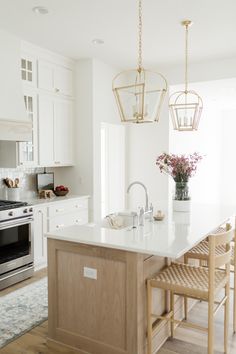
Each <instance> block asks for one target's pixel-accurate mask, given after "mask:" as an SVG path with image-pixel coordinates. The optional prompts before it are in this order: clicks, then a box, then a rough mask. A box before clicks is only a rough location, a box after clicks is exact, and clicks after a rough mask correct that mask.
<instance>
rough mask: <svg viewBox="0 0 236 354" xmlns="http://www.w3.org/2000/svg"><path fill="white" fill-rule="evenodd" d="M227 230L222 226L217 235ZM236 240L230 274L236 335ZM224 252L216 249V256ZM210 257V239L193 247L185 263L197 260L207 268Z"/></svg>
mask: <svg viewBox="0 0 236 354" xmlns="http://www.w3.org/2000/svg"><path fill="white" fill-rule="evenodd" d="M235 224H236V218H235ZM226 229H227V224H225V225H222V226H220V227H219V228H218V229H217V230H215V231H214V232H215V233H222V232H224V231H225V230H226ZM235 240H236V235H235V237H234V240H233V243H232V245H231V248H232V253H231V261H230V263H231V269H230V272H231V273H233V274H234V275H233V276H234V286H233V287H232V288H231V290H233V331H234V333H236V252H235ZM222 252H224V247H222V246H218V247H217V248H216V254H218V255H220V254H222ZM208 257H209V242H208V238H206V239H205V240H203V241H202V242H200V243H199V244H198V245H197V246H195V247H193V248H192V249H191V250H190V251H189V252H187V253H186V254H185V255H184V263H185V264H188V262H189V259H197V260H199V261H200V265H204V266H207V265H208V264H207V260H208ZM184 314H185V319H187V316H188V300H187V298H185V299H184Z"/></svg>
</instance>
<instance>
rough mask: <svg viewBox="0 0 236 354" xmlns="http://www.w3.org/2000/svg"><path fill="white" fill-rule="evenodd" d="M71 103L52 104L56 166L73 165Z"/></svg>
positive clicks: (58, 101) (57, 101) (56, 102)
mask: <svg viewBox="0 0 236 354" xmlns="http://www.w3.org/2000/svg"><path fill="white" fill-rule="evenodd" d="M72 108H73V106H72V102H70V101H65V100H55V102H54V153H55V164H56V165H72V164H73V135H74V133H73V111H72Z"/></svg>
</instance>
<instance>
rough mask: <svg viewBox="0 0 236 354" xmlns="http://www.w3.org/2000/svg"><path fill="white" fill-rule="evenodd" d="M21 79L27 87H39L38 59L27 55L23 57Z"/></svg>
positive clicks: (24, 54)
mask: <svg viewBox="0 0 236 354" xmlns="http://www.w3.org/2000/svg"><path fill="white" fill-rule="evenodd" d="M21 79H22V81H23V83H24V84H26V85H27V86H32V87H36V85H37V70H36V58H34V57H33V56H31V55H28V54H27V53H23V54H22V56H21Z"/></svg>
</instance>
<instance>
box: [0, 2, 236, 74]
mask: <svg viewBox="0 0 236 354" xmlns="http://www.w3.org/2000/svg"><path fill="white" fill-rule="evenodd" d="M37 5H41V6H46V7H47V8H48V9H49V14H47V15H44V16H40V15H38V14H35V13H33V12H32V10H31V9H32V7H34V6H37ZM143 7H144V9H143V14H144V64H145V67H147V66H158V64H163V63H173V62H180V61H182V60H183V50H184V29H183V28H182V27H181V26H180V21H181V20H183V19H186V18H189V19H191V20H193V21H194V25H193V26H192V27H191V30H190V31H191V32H190V40H191V42H190V53H191V60H192V61H203V60H211V59H220V58H230V57H232V56H236V40H235V34H236V20H235V14H236V1H235V0H226V1H222V0H162V1H160V0H143ZM0 9H1V11H0V27H1V28H3V29H6V30H8V31H10V32H12V33H14V34H17V35H18V36H20V37H21V38H23V39H25V40H27V41H30V42H33V43H35V44H37V45H40V46H42V47H45V48H48V49H51V50H53V51H56V52H58V53H61V54H63V55H66V56H69V57H72V58H80V57H97V58H100V59H101V60H103V61H105V62H109V63H114V64H115V65H118V66H120V67H124V68H128V67H133V66H134V65H135V64H136V57H137V54H136V47H137V0H37V1H36V0H0ZM94 38H102V39H103V40H104V41H105V44H104V45H102V46H94V45H93V44H91V40H92V39H94Z"/></svg>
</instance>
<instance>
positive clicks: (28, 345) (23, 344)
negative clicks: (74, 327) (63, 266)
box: [0, 270, 236, 354]
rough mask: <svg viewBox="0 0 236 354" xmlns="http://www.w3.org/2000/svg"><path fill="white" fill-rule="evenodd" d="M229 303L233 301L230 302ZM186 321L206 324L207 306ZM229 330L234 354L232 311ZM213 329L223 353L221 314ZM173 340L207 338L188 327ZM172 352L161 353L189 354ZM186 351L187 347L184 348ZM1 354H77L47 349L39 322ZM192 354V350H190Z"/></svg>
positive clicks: (200, 340)
mask: <svg viewBox="0 0 236 354" xmlns="http://www.w3.org/2000/svg"><path fill="white" fill-rule="evenodd" d="M46 274H47V273H46V270H42V271H39V272H36V273H35V275H34V277H32V278H31V279H28V280H25V281H23V282H21V283H19V284H17V285H14V286H12V287H10V288H8V289H5V290H3V291H1V292H0V296H3V295H5V294H7V293H9V292H12V291H14V290H16V289H19V288H21V287H23V286H25V285H27V284H30V283H32V282H34V281H36V280H38V279H41V278H42V277H44V276H45V275H46ZM231 303H232V301H231ZM189 319H190V320H192V321H197V322H198V323H199V324H201V325H206V324H207V304H205V303H197V305H196V306H194V308H193V309H192V311H191V312H190V315H189ZM230 325H231V327H230V336H229V354H235V353H236V335H233V334H232V308H231V324H230ZM215 330H216V340H215V343H216V345H215V350H217V351H219V352H221V353H223V312H219V313H218V314H217V316H216V320H215ZM175 338H176V339H180V340H182V341H185V342H188V343H193V344H197V345H198V346H205V347H206V345H207V337H206V335H205V334H203V333H202V332H197V331H195V330H193V329H189V328H177V330H176V332H175ZM173 347H174V349H173V348H171V350H169V349H165V348H164V349H161V350H160V352H159V353H160V354H176V353H177V354H189V353H190V351H189V349H187V351H186V352H185V353H183V348H182V349H181V351H180V350H178V346H177V345H174V346H173ZM187 348H189V347H187ZM0 353H1V354H63V353H64V354H77V353H75V352H74V351H73V350H69V349H63V348H59V349H58V348H57V349H52V348H49V347H48V346H47V322H44V323H42V324H41V325H40V326H38V327H35V328H34V329H32V330H31V331H30V332H28V333H26V334H24V335H23V336H21V337H19V338H18V339H16V340H15V341H13V342H11V343H10V344H8V345H7V346H6V347H4V348H3V349H1V350H0ZM191 353H192V354H193V353H194V350H193V351H191Z"/></svg>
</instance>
